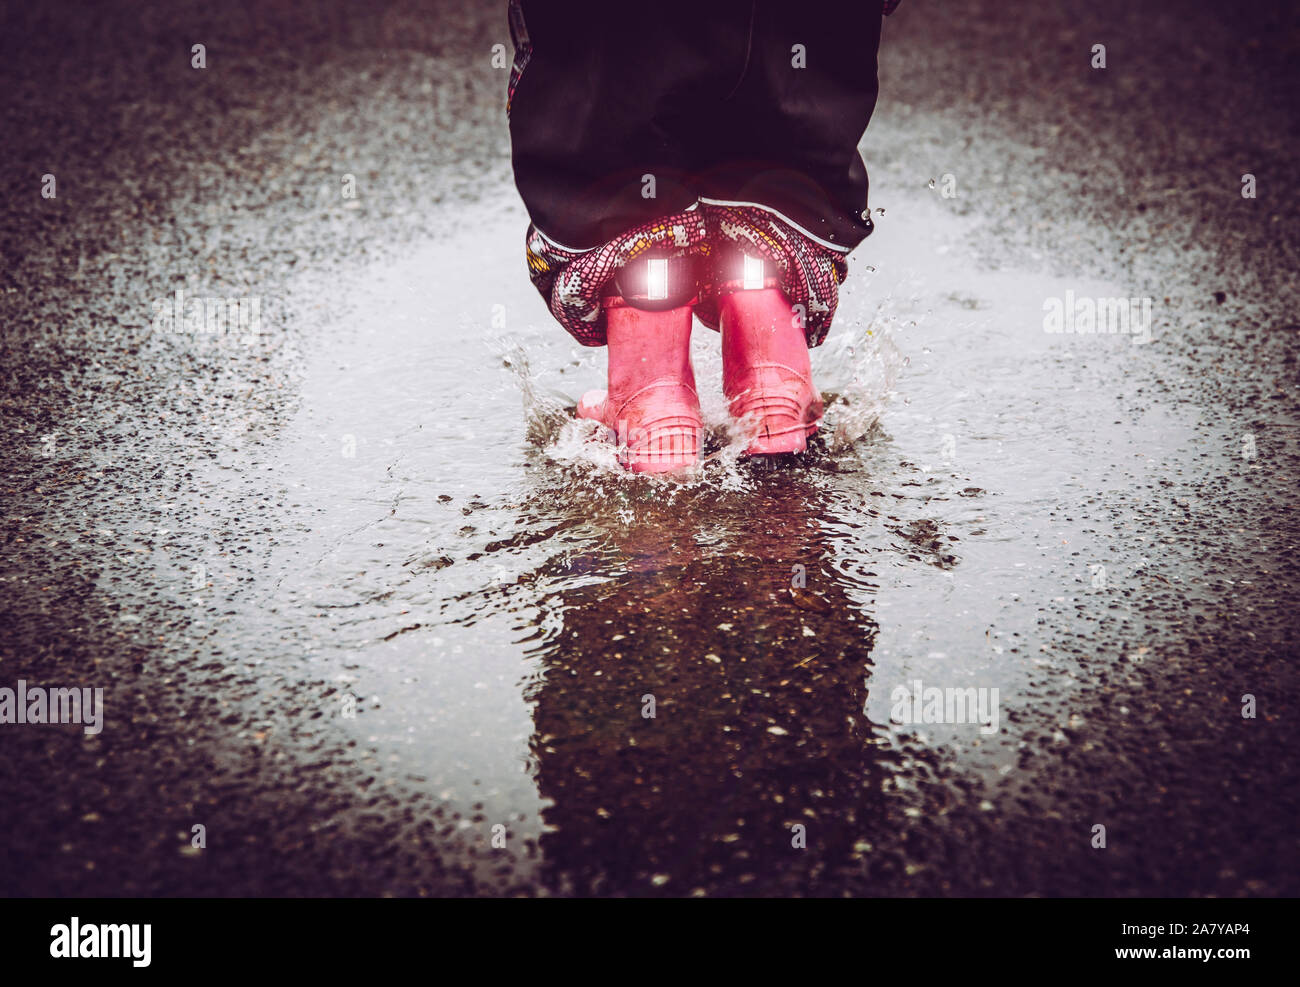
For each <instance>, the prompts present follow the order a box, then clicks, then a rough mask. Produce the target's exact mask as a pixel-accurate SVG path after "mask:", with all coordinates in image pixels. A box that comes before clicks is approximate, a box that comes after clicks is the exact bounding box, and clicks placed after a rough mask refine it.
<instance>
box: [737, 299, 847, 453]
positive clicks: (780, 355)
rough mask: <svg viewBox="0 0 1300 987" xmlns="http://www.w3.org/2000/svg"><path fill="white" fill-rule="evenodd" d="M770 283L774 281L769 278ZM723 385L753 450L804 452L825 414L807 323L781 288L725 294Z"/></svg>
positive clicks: (761, 451)
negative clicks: (814, 375)
mask: <svg viewBox="0 0 1300 987" xmlns="http://www.w3.org/2000/svg"><path fill="white" fill-rule="evenodd" d="M769 283H770V282H769ZM720 318H721V322H722V390H723V391H724V392H725V393H726V395H727V399H728V401H729V402H730V405H731V414H732V416H733V417H735V418H737V419H743V420H744V421H745V424H746V426H747V428H748V429H749V431H747V433H746V434H747V435H749V436H751V440H750V444H749V446H748V447H747V448H746V449H745V452H746V453H749V454H750V455H774V454H777V453H784V452H802V451H803V450H804V449H805V448H807V444H808V436H810V435H812V434H813V433H814V432H816V431H817V427H818V426H819V425H820V424H821V420H822V396H821V394H819V393H818V392H817V388H816V387H814V386H813V382H812V363H811V361H810V360H809V357H808V343H807V340H806V339H805V337H804V331H803V328H802V327H801V326H800V325H799V321H798V320H797V319H796V318H795V317H794V313H793V312H792V310H791V308H790V302H789V300H788V299H787V298H786V297H785V294H784V293H783V292H782V291H781V289H780V288H775V287H765V288H750V289H747V290H740V291H732V292H730V293H728V294H724V295H723V296H722V299H721V305H720Z"/></svg>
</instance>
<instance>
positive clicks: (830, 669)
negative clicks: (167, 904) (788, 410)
mask: <svg viewBox="0 0 1300 987" xmlns="http://www.w3.org/2000/svg"><path fill="white" fill-rule="evenodd" d="M269 6H270V7H272V8H274V10H273V11H272V12H267V11H266V10H265V9H263V10H262V12H260V13H249V12H248V11H249V10H250V9H251V8H250V7H249V5H247V4H239V3H236V4H233V5H230V6H229V7H228V8H227V9H223V10H220V11H217V10H214V9H213V8H212V7H211V6H210V5H207V4H198V3H183V4H150V3H140V4H126V3H119V4H92V3H86V4H81V5H77V4H62V5H59V4H55V5H51V6H47V7H32V8H30V9H29V8H26V7H24V8H23V9H16V7H15V5H9V6H8V7H7V8H6V11H5V14H4V17H5V25H4V32H3V42H0V43H3V45H4V47H5V49H6V53H5V58H4V59H3V60H0V76H3V79H2V82H3V92H4V93H5V96H4V119H3V130H4V147H3V150H0V154H2V155H3V159H2V160H3V172H4V178H5V201H4V206H3V211H2V213H0V243H2V244H3V251H4V258H5V268H4V271H3V273H2V274H0V284H2V285H3V288H4V291H3V294H2V295H0V325H2V326H3V329H2V333H0V381H3V390H2V391H0V424H2V425H3V428H4V434H5V436H6V437H7V442H6V452H7V454H6V456H5V457H4V462H3V465H2V466H0V469H2V470H3V478H2V481H0V490H2V491H3V511H2V512H0V538H2V539H3V542H4V546H5V551H4V553H3V556H0V687H13V686H14V684H15V683H16V682H17V681H18V680H19V679H23V680H25V681H27V682H29V683H33V684H37V683H39V684H47V685H50V686H55V685H78V686H91V687H102V688H104V690H105V696H106V699H105V704H106V712H105V720H104V729H103V731H102V732H101V733H99V734H98V735H96V736H93V737H88V736H86V735H84V734H83V732H82V731H81V730H80V729H79V728H77V727H74V726H39V725H24V726H17V725H2V726H0V792H3V798H0V853H2V854H3V866H0V890H3V891H4V892H5V893H7V894H10V895H31V894H56V895H98V894H110V895H113V894H140V895H157V894H174V895H193V894H203V895H254V894H256V895H281V894H290V895H303V894H305V895H342V894H365V895H377V894H395V895H415V894H456V893H478V894H502V893H524V894H566V893H578V894H589V893H595V894H680V895H685V894H703V895H724V894H821V895H838V894H844V893H849V894H859V895H872V894H880V895H906V894H962V895H967V894H978V895H1026V894H1039V895H1066V894H1082V895H1175V896H1182V895H1273V894H1295V893H1296V892H1297V890H1298V887H1297V885H1298V884H1300V882H1298V881H1297V877H1296V863H1297V857H1298V854H1297V849H1298V848H1297V841H1298V839H1300V837H1297V833H1296V827H1295V825H1294V820H1295V819H1296V817H1297V809H1298V807H1297V804H1296V791H1297V785H1296V782H1297V771H1296V748H1297V743H1296V741H1297V728H1296V715H1297V702H1296V695H1297V673H1296V664H1295V663H1296V658H1297V644H1296V626H1297V620H1296V617H1295V612H1296V604H1297V591H1296V583H1297V568H1298V567H1297V562H1296V548H1297V541H1298V539H1300V535H1298V532H1297V520H1296V519H1297V514H1296V506H1297V504H1296V501H1297V490H1296V487H1297V484H1296V477H1297V476H1298V475H1300V471H1298V470H1297V466H1298V465H1300V463H1298V459H1300V433H1298V432H1297V429H1298V428H1300V405H1298V396H1297V363H1296V354H1297V349H1298V348H1300V325H1298V323H1300V315H1298V313H1297V288H1296V277H1295V272H1296V271H1297V269H1300V255H1298V254H1300V250H1298V248H1300V233H1297V230H1298V229H1300V224H1298V222H1297V220H1300V207H1298V205H1297V202H1298V201H1300V200H1298V199H1297V197H1296V195H1295V192H1294V190H1295V189H1296V188H1297V187H1300V184H1298V183H1300V165H1298V157H1297V149H1298V147H1300V139H1298V135H1297V119H1296V107H1295V104H1294V93H1295V91H1296V85H1297V81H1298V79H1300V18H1297V16H1296V15H1295V14H1294V13H1290V12H1286V11H1285V6H1284V5H1281V4H1276V5H1273V4H1256V5H1252V7H1251V11H1250V13H1249V15H1240V14H1234V13H1231V12H1228V11H1226V10H1223V11H1221V10H1217V9H1216V6H1217V5H1212V4H1179V3H1172V2H1171V3H1160V4H1147V5H1131V4H1121V3H1112V2H1105V3H1088V4H1084V3H1081V2H1080V3H1075V2H1067V3H1061V4H1053V5H1034V4H1028V3H992V2H987V0H986V2H980V3H970V4H966V5H963V6H962V8H961V10H960V11H952V10H946V9H944V10H936V9H933V8H932V7H930V6H928V5H925V4H921V3H918V2H915V0H907V2H906V3H904V4H903V6H902V8H901V10H900V12H899V13H898V14H897V15H896V16H895V17H893V18H891V19H890V20H889V21H888V22H887V23H886V28H885V38H884V43H883V49H882V56H881V83H882V87H881V88H882V95H881V102H880V106H879V109H878V111H877V116H876V119H875V120H874V121H873V123H872V126H871V128H870V130H869V132H868V135H867V138H866V140H865V142H864V144H863V147H864V152H865V155H866V160H867V164H868V169H869V171H870V173H871V175H872V206H873V208H875V209H877V210H881V209H883V210H884V212H883V214H879V213H878V223H879V230H878V232H877V234H875V235H874V236H873V237H872V238H871V239H870V240H869V241H868V242H867V243H866V244H864V246H863V247H862V248H861V249H860V250H859V251H858V252H857V254H856V255H855V257H854V260H853V269H852V273H851V276H850V282H849V286H848V289H847V290H846V295H845V301H844V305H843V308H842V310H841V313H840V316H839V319H838V322H837V325H838V326H839V327H840V334H839V335H838V336H833V337H832V340H831V341H829V342H828V343H827V345H826V346H825V347H823V348H822V351H819V353H818V354H817V361H818V362H817V363H816V364H815V366H816V367H817V368H818V373H819V379H820V380H822V381H823V382H824V385H823V386H825V387H826V388H827V389H828V390H831V391H834V392H835V393H838V394H841V395H843V396H844V401H843V402H842V403H841V405H840V408H839V412H838V419H834V420H833V421H835V422H838V424H839V426H840V436H841V438H840V439H838V440H836V439H832V440H830V441H828V442H827V443H826V444H824V445H823V447H822V448H821V449H820V450H819V451H817V452H815V453H814V454H813V455H812V456H810V457H809V461H808V462H807V463H805V464H803V465H802V466H800V467H797V468H793V469H790V468H781V469H760V468H753V467H746V466H744V465H743V464H737V463H735V462H734V461H733V460H732V458H729V457H728V456H727V455H726V454H725V450H724V451H723V454H722V455H721V456H720V458H719V461H718V465H717V468H716V469H715V470H713V471H712V472H711V473H709V474H708V478H707V480H706V481H705V482H702V483H699V484H695V485H687V486H685V487H681V488H663V487H656V486H653V485H648V484H645V483H640V484H638V483H634V482H630V481H629V480H628V479H627V478H624V477H621V476H619V475H618V474H616V473H613V472H610V471H608V470H605V469H603V468H602V467H601V463H600V461H599V456H598V455H593V454H592V453H591V452H590V450H589V449H587V448H586V447H585V446H583V445H582V443H581V442H580V441H579V437H578V436H576V434H575V432H574V428H573V426H572V425H571V424H570V423H568V421H567V417H566V416H565V414H564V413H563V409H564V407H565V406H566V405H571V404H572V403H573V401H574V400H575V399H576V397H577V395H578V393H579V392H580V391H581V389H582V388H583V387H585V386H593V385H595V384H596V383H598V381H599V377H600V373H599V371H600V362H599V354H598V353H593V352H591V351H582V352H579V351H577V350H576V348H575V347H573V346H571V344H570V343H569V341H568V340H567V338H566V337H564V336H563V334H562V333H561V332H560V331H559V330H558V329H557V328H555V327H554V326H552V325H550V324H549V323H548V322H547V319H546V315H545V312H544V310H543V309H542V307H541V304H540V302H539V301H538V300H537V299H536V298H535V297H534V296H533V295H532V293H531V292H532V289H531V287H530V286H529V285H528V283H527V279H526V276H525V273H524V268H523V263H522V256H521V255H522V239H523V226H524V217H523V213H522V208H521V206H520V205H519V203H518V200H517V198H516V197H515V195H514V192H513V189H512V186H511V184H510V174H509V148H508V135H507V132H506V128H505V120H504V114H503V106H502V104H503V101H504V98H503V94H504V88H505V72H504V70H502V69H499V68H496V67H494V66H493V64H492V47H493V45H495V44H498V43H500V44H506V45H508V43H509V37H508V33H507V30H506V25H505V18H504V14H503V12H502V11H500V10H497V9H496V5H491V4H489V5H475V6H476V8H477V6H483V7H486V8H487V9H486V10H478V9H474V10H473V11H470V10H468V9H465V10H462V9H461V6H460V5H454V4H449V3H433V4H423V3H419V4H417V3H414V2H409V3H407V2H399V0H393V2H387V3H378V4H374V5H372V6H371V9H370V10H369V11H367V12H366V13H362V14H357V13H352V12H347V11H345V5H343V4H335V5H329V4H327V5H323V6H321V7H319V8H318V9H317V10H316V12H314V13H312V14H310V15H308V14H306V13H304V12H303V10H302V9H301V8H302V6H303V5H300V4H298V5H296V4H289V3H286V4H271V5H269ZM464 6H465V7H466V8H469V7H470V5H468V4H466V5H464ZM1139 6H1140V7H1141V9H1137V8H1138V7H1139ZM1048 7H1050V9H1046V8H1048ZM195 43H203V44H205V45H206V51H207V67H206V68H205V69H202V70H197V69H194V68H192V67H191V63H190V59H191V54H190V49H191V45H192V44H195ZM1094 44H1105V45H1106V48H1107V52H1106V54H1107V66H1106V68H1105V69H1093V68H1091V67H1090V66H1089V60H1090V59H1091V57H1092V56H1091V53H1090V51H1091V48H1092V46H1093V45H1094ZM1246 173H1250V174H1253V175H1254V176H1255V179H1256V189H1257V195H1256V197H1255V198H1253V199H1248V198H1243V197H1242V195H1241V191H1240V190H1241V188H1242V176H1243V174H1246ZM46 174H53V175H54V176H55V178H56V181H57V196H56V197H55V198H44V197H42V195H41V188H42V182H43V179H42V176H43V175H46ZM347 176H352V178H353V179H355V184H356V188H357V190H358V194H357V197H356V198H355V199H345V198H344V197H343V196H342V195H341V194H340V189H341V187H342V186H343V185H344V184H345V182H346V181H347ZM945 176H951V179H952V180H951V182H949V183H948V185H949V187H950V188H955V190H956V196H955V197H952V198H948V197H945V196H944V195H943V194H942V191H943V188H944V185H945ZM932 180H934V186H933V187H932V186H931V184H930V183H931V181H932ZM178 288H180V289H182V290H185V291H187V292H189V293H191V294H192V295H195V296H221V297H234V296H241V297H248V298H254V297H255V298H257V299H259V301H260V304H261V322H262V325H261V332H259V333H258V334H257V335H256V336H253V337H251V338H248V339H245V338H243V337H242V336H241V335H238V334H229V335H222V336H211V335H205V336H200V335H189V334H175V333H166V332H160V331H157V330H155V329H154V328H153V325H152V320H153V318H154V314H155V312H154V308H153V303H154V302H155V301H156V300H161V299H165V298H169V297H173V293H174V292H175V291H176V290H177V289H178ZM1066 291H1071V292H1073V293H1074V294H1075V295H1087V296H1099V297H1108V296H1114V295H1123V296H1125V297H1148V298H1150V299H1152V302H1153V305H1152V311H1153V319H1152V325H1151V341H1150V342H1148V343H1145V344H1141V345H1133V344H1132V341H1131V340H1130V339H1129V338H1126V337H1123V336H1110V337H1098V336H1073V337H1064V336H1055V335H1050V334H1047V333H1045V332H1044V331H1043V329H1042V319H1043V303H1044V300H1045V299H1048V298H1052V297H1064V293H1065V292H1066ZM709 343H710V340H709V339H708V338H707V334H705V333H697V339H696V347H697V353H698V354H699V356H698V360H697V366H702V367H704V368H706V369H710V368H711V369H713V370H716V365H713V364H710V363H709V360H710V359H711V351H710V349H709ZM521 385H522V386H521ZM521 390H522V391H523V395H524V396H523V400H522V401H521V399H520V392H521ZM706 410H707V409H706ZM877 413H879V421H878V422H876V417H877ZM830 431H833V430H831V429H828V432H830ZM863 433H865V434H863ZM1102 570H1104V573H1105V575H1104V577H1103V576H1101V572H1102ZM795 571H799V572H800V577H799V579H798V582H799V583H801V585H797V586H796V585H792V582H794V581H795V580H793V579H792V573H794V572H795ZM916 679H921V680H923V681H924V682H926V683H927V684H934V685H938V686H940V687H948V686H953V687H963V688H964V687H967V686H972V687H998V688H999V689H1000V696H1001V699H1000V707H999V709H1000V722H999V729H998V731H997V732H996V733H995V734H993V735H989V734H985V733H982V732H980V731H979V730H978V728H977V727H975V726H974V725H971V724H947V723H945V724H921V725H909V724H900V723H898V722H891V708H892V706H893V703H892V702H891V700H890V695H891V692H892V690H893V689H894V688H895V687H897V686H899V685H901V684H905V683H910V682H912V681H914V680H916ZM1245 695H1251V696H1254V697H1255V703H1256V712H1257V715H1256V716H1255V717H1253V718H1244V717H1243V716H1242V715H1241V709H1242V697H1243V696H1245ZM646 696H653V697H654V698H655V707H656V710H655V716H654V717H653V718H647V717H646V716H645V715H644V710H645V709H646V699H645V697H646ZM354 713H355V715H353V714H354ZM796 825H800V826H803V827H804V837H805V839H806V842H807V845H806V847H805V848H802V849H796V848H795V847H794V846H792V834H793V833H794V830H793V827H794V826H796ZM1098 825H1102V826H1105V828H1106V838H1107V839H1106V846H1105V848H1104V849H1103V848H1097V847H1094V846H1093V842H1094V838H1095V837H1094V827H1096V826H1098ZM195 826H201V827H204V829H203V832H204V834H205V837H206V846H204V847H203V848H199V847H195V846H194V845H192V844H193V841H194V835H193V834H194V827H195ZM494 827H501V829H500V830H495V829H494ZM498 834H504V841H505V846H494V845H493V837H494V835H498Z"/></svg>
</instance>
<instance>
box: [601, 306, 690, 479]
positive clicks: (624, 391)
mask: <svg viewBox="0 0 1300 987" xmlns="http://www.w3.org/2000/svg"><path fill="white" fill-rule="evenodd" d="M606 318H607V320H608V321H607V331H606V339H607V342H608V344H609V389H608V390H607V391H588V392H587V393H586V394H584V395H583V396H582V400H581V401H580V402H578V417H580V418H591V419H594V420H596V421H598V422H601V423H602V424H604V425H605V427H606V428H609V429H611V430H613V432H614V433H615V437H616V440H617V442H618V445H619V461H620V462H621V463H623V465H624V466H626V467H627V468H628V469H630V470H632V472H634V473H669V472H672V471H673V470H679V469H684V468H688V467H691V466H694V465H695V464H696V463H697V462H699V458H700V435H701V433H702V431H703V427H704V423H703V421H702V420H701V419H700V399H699V395H697V394H696V392H695V372H694V370H693V369H692V368H691V306H690V305H682V306H680V307H679V308H670V309H666V310H663V311H658V312H648V311H645V310H643V309H639V308H633V307H632V306H631V305H627V304H623V303H622V301H621V300H619V299H615V300H613V301H612V306H611V307H610V308H609V309H608V310H607V313H606Z"/></svg>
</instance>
